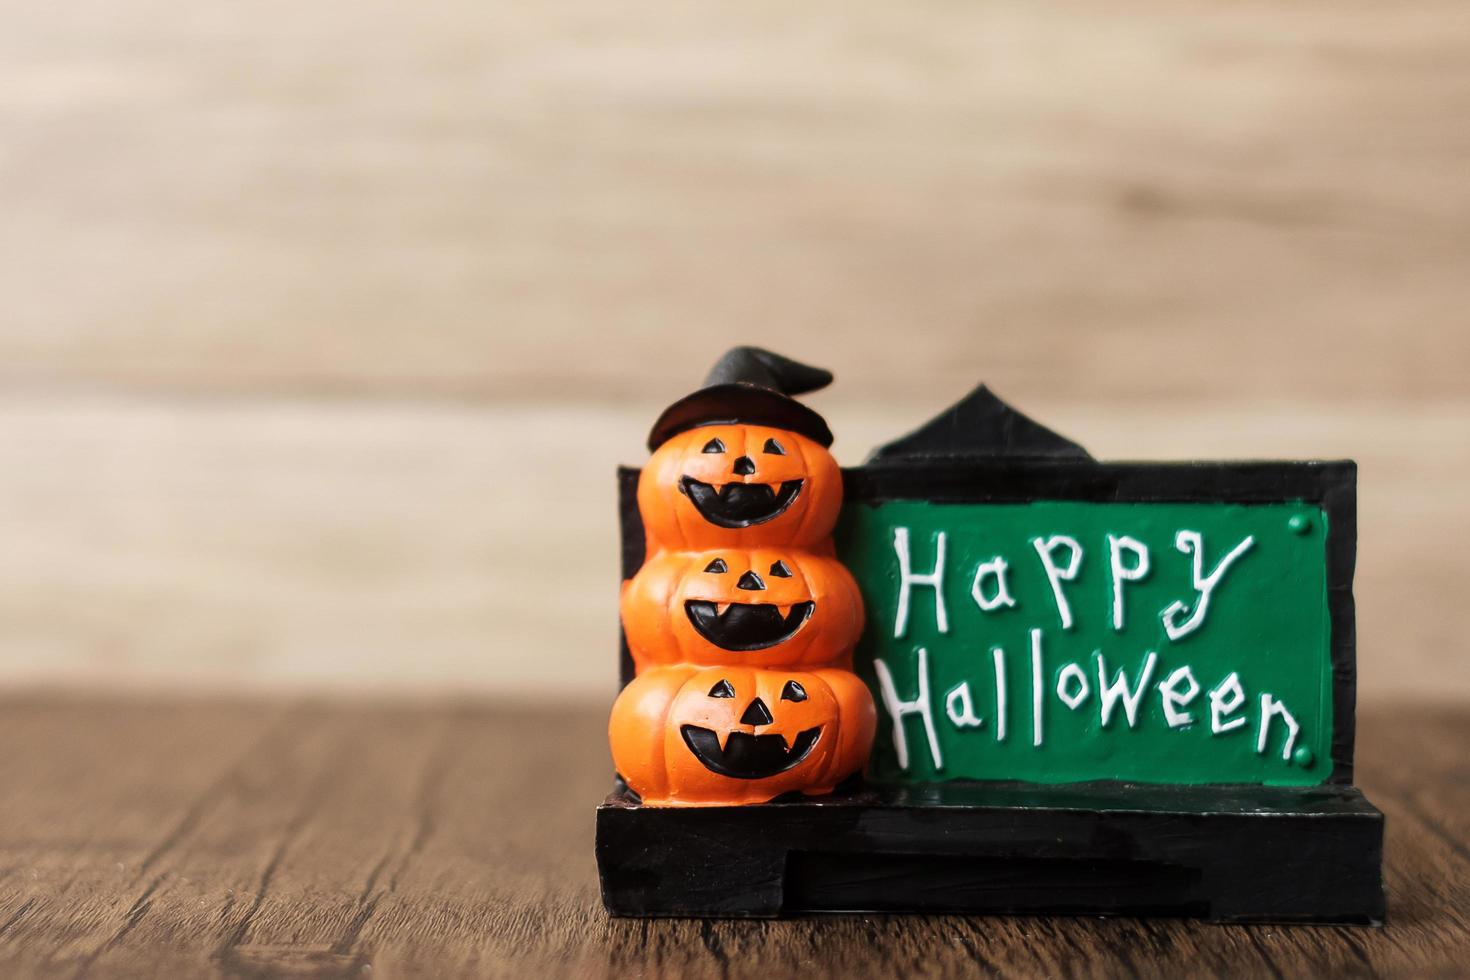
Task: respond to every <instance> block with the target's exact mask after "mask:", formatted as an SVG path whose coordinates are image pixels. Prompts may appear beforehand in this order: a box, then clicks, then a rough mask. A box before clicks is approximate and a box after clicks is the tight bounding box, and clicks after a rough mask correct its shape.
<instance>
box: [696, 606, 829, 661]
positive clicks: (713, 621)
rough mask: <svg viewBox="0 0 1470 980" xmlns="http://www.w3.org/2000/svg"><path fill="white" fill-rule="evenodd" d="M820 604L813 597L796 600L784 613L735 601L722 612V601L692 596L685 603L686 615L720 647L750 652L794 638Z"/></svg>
mask: <svg viewBox="0 0 1470 980" xmlns="http://www.w3.org/2000/svg"><path fill="white" fill-rule="evenodd" d="M816 607H817V604H816V603H815V602H813V601H811V600H810V599H808V600H806V601H805V602H797V603H793V604H792V606H791V609H790V611H788V612H787V613H786V614H785V615H784V616H783V615H782V614H781V609H780V607H779V606H772V605H768V604H765V603H761V604H755V603H745V602H732V603H730V604H729V606H728V607H727V608H726V609H725V611H724V612H720V604H719V603H716V602H711V601H709V600H706V599H689V600H687V601H686V602H685V603H684V615H686V616H688V617H689V622H691V623H693V624H694V629H695V630H696V631H697V632H698V633H699V635H700V636H702V637H704V638H705V639H706V640H709V641H710V642H711V643H713V644H714V645H715V646H717V647H719V648H720V649H722V650H733V651H736V652H737V653H748V652H750V651H752V650H764V649H766V648H767V647H773V646H775V645H776V644H778V643H784V642H786V641H787V640H789V639H791V638H792V637H793V636H795V635H796V631H797V630H799V629H801V627H802V626H803V625H804V624H805V623H806V621H807V620H808V619H810V618H811V615H812V610H814V609H815V608H816Z"/></svg>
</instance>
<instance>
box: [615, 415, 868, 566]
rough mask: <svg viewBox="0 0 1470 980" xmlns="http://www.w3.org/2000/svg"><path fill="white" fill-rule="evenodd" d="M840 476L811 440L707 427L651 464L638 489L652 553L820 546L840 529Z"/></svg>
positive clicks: (667, 447)
mask: <svg viewBox="0 0 1470 980" xmlns="http://www.w3.org/2000/svg"><path fill="white" fill-rule="evenodd" d="M841 506H842V474H841V473H840V472H839V471H838V469H837V461H836V460H835V459H833V458H832V454H831V453H829V452H827V450H826V449H824V448H823V447H822V446H820V445H818V444H817V443H815V442H813V441H812V440H810V439H808V438H807V437H806V436H803V435H798V434H797V433H795V432H788V431H786V430H784V429H772V428H768V427H766V426H759V425H703V426H699V427H698V428H694V429H690V430H688V431H687V432H681V433H679V434H677V435H675V436H673V437H672V438H670V439H669V440H668V441H666V442H665V443H664V444H663V445H661V446H659V447H658V450H657V451H656V452H655V453H654V454H653V456H652V458H650V459H649V461H648V465H647V466H645V467H644V468H643V475H642V477H640V478H639V481H638V510H639V512H640V513H641V514H642V516H643V524H644V527H645V528H646V529H647V533H648V553H649V554H653V553H654V552H655V551H657V550H659V549H660V548H714V547H721V548H736V547H755V546H759V545H783V546H788V547H793V548H803V547H809V546H812V545H816V544H818V543H819V542H822V541H823V540H824V539H825V538H827V536H828V535H830V534H831V533H832V527H833V525H834V524H836V523H837V511H838V509H839V508H841Z"/></svg>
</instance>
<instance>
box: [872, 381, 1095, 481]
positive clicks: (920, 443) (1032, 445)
mask: <svg viewBox="0 0 1470 980" xmlns="http://www.w3.org/2000/svg"><path fill="white" fill-rule="evenodd" d="M940 456H943V457H955V456H961V457H1005V458H1007V459H1091V458H1092V457H1091V456H1089V455H1088V453H1087V450H1085V449H1083V448H1082V447H1081V446H1079V445H1077V443H1075V442H1073V441H1072V440H1070V439H1067V438H1064V437H1063V436H1059V435H1057V434H1056V433H1055V432H1053V431H1052V430H1050V429H1048V428H1047V427H1046V426H1044V425H1042V424H1041V423H1039V422H1035V421H1033V420H1032V419H1029V418H1027V417H1026V416H1025V415H1022V414H1021V413H1020V412H1018V411H1016V410H1015V409H1014V408H1012V407H1011V406H1009V405H1007V404H1006V403H1005V402H1004V401H1002V400H1001V399H1000V398H998V397H997V396H996V394H995V393H994V392H993V391H991V390H990V389H989V388H987V387H985V386H984V385H980V386H979V387H978V388H976V389H975V390H974V391H972V392H970V393H969V394H968V395H966V396H965V397H964V398H962V399H961V400H960V401H958V402H956V403H955V404H954V405H951V406H950V407H949V408H947V409H945V410H944V411H943V412H941V413H939V415H938V416H936V417H935V418H933V419H931V420H930V421H928V422H926V423H925V424H924V425H922V426H920V427H919V428H917V429H915V430H914V431H913V432H910V433H909V434H908V435H906V436H902V437H901V438H898V439H895V440H894V441H892V442H890V443H887V444H886V445H882V446H879V447H878V448H877V449H875V450H873V453H872V455H870V456H869V457H868V462H869V463H883V462H890V461H891V462H899V461H903V462H909V461H912V460H914V459H916V458H922V457H940Z"/></svg>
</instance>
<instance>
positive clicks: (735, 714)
mask: <svg viewBox="0 0 1470 980" xmlns="http://www.w3.org/2000/svg"><path fill="white" fill-rule="evenodd" d="M876 726H877V712H876V710H875V709H874V707H873V697H872V695H871V694H870V693H868V688H867V686H866V685H865V684H863V682H862V681H861V680H859V679H858V677H857V675H856V674H853V673H850V672H848V671H845V670H813V671H784V670H758V669H755V668H750V667H704V668H700V667H692V666H687V665H680V666H670V667H656V668H653V669H650V670H645V671H644V672H643V673H642V674H640V675H638V677H636V678H634V679H633V681H632V682H631V683H630V684H629V685H628V686H627V687H625V688H623V692H622V694H620V695H618V699H617V702H616V703H614V705H613V710H612V720H611V722H610V723H609V725H608V738H609V741H610V742H611V744H612V755H613V762H614V764H615V765H616V766H617V770H618V774H619V775H620V776H622V778H623V781H624V782H626V783H627V784H628V786H629V788H631V789H632V790H633V791H634V792H635V793H637V794H638V795H639V796H640V797H641V798H642V800H643V802H644V803H645V804H648V805H652V806H729V805H740V804H746V803H764V802H766V801H768V800H772V799H774V798H776V797H777V796H780V795H781V794H783V793H791V792H795V791H800V792H802V793H807V794H810V795H816V794H821V793H830V792H832V790H833V788H834V787H836V785H837V784H838V783H840V782H841V781H842V780H844V779H846V778H847V777H848V776H851V775H852V774H853V773H855V772H858V771H859V770H860V769H862V768H863V766H864V765H865V764H866V763H867V761H868V753H869V752H870V751H871V750H872V747H873V732H874V729H875V728H876Z"/></svg>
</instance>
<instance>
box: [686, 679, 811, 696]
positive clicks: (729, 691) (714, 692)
mask: <svg viewBox="0 0 1470 980" xmlns="http://www.w3.org/2000/svg"><path fill="white" fill-rule="evenodd" d="M787 686H788V687H789V686H790V685H787ZM709 696H710V697H712V698H733V697H734V696H735V688H734V687H732V686H731V685H730V682H729V681H727V680H724V679H723V678H722V679H721V680H720V682H719V683H718V684H716V685H715V686H714V687H712V688H710V689H709ZM801 696H802V697H803V698H805V697H806V692H802V695H801Z"/></svg>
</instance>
